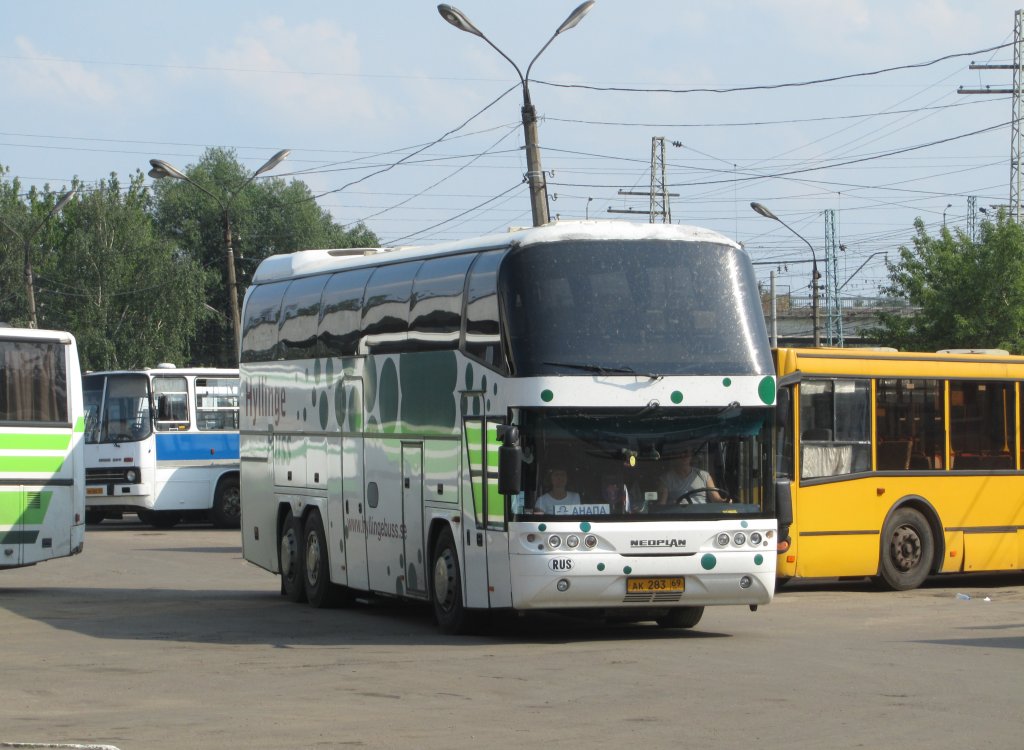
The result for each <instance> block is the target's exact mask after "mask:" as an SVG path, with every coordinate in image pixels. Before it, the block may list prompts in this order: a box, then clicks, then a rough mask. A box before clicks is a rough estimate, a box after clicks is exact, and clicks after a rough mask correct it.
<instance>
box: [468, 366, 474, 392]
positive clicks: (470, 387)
mask: <svg viewBox="0 0 1024 750" xmlns="http://www.w3.org/2000/svg"><path fill="white" fill-rule="evenodd" d="M466 390H467V391H471V390H473V365H471V364H467V365H466Z"/></svg>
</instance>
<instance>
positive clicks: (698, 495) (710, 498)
mask: <svg viewBox="0 0 1024 750" xmlns="http://www.w3.org/2000/svg"><path fill="white" fill-rule="evenodd" d="M671 467H672V468H671V469H670V470H669V471H667V472H666V473H665V474H663V475H662V476H661V481H660V483H659V485H658V505H665V504H667V503H673V504H674V503H675V502H676V501H678V500H679V497H680V496H681V495H684V494H686V493H687V492H690V491H691V490H706V491H705V492H693V494H691V495H690V496H689V497H687V498H686V501H687V502H689V503H691V504H698V503H707V502H714V503H722V502H725V498H723V497H722V496H721V495H720V494H719V493H718V492H716V491H715V490H714V488H715V482H714V480H713V479H712V478H711V475H710V474H708V473H707V472H706V471H704V470H703V469H699V468H697V467H696V466H694V465H693V451H692V450H691V449H690V448H683V450H682V451H681V452H680V453H679V455H678V456H676V458H674V459H672V463H671Z"/></svg>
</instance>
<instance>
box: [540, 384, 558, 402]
mask: <svg viewBox="0 0 1024 750" xmlns="http://www.w3.org/2000/svg"><path fill="white" fill-rule="evenodd" d="M554 397H555V394H554V393H552V392H551V391H550V390H548V389H547V388H545V389H544V390H543V391H541V392H540V400H541V401H543V402H544V403H548V402H549V401H551V399H553V398H554Z"/></svg>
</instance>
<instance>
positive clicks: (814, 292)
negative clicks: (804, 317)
mask: <svg viewBox="0 0 1024 750" xmlns="http://www.w3.org/2000/svg"><path fill="white" fill-rule="evenodd" d="M750 207H751V208H752V209H754V211H756V212H757V213H759V214H761V216H764V217H765V218H767V219H773V220H774V221H777V222H779V223H780V224H781V225H782V226H784V227H785V228H786V229H788V230H789V231H790V232H792V233H793V234H795V235H796V236H797V237H799V238H800V239H802V240H803V241H804V242H805V243H806V244H807V247H809V248H810V249H811V259H812V260H813V261H814V267H813V268H812V270H811V315H812V317H813V321H814V322H813V326H814V328H813V330H814V346H815V347H819V346H821V333H820V331H821V328H820V324H819V320H818V279H819V278H820V276H819V274H818V256H817V254H816V253H815V252H814V245H812V244H811V243H810V242H807V238H806V237H804V236H803V235H802V234H800V233H799V232H798V231H796V230H795V229H793V227H791V226H790V225H789V224H787V223H786V222H784V221H783V220H782V219H780V218H779V217H778V216H776V215H775V214H773V213H772V212H771V211H769V210H768V209H767V208H766V207H765V206H762V205H761V204H760V203H757V202H754V203H751V204H750Z"/></svg>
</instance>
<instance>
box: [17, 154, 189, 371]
mask: <svg viewBox="0 0 1024 750" xmlns="http://www.w3.org/2000/svg"><path fill="white" fill-rule="evenodd" d="M150 200H151V198H150V195H149V193H148V191H147V190H146V189H145V188H144V187H143V176H142V174H141V173H136V174H135V175H133V177H132V179H131V182H130V183H129V185H127V186H124V187H122V185H121V183H120V182H119V181H118V179H117V177H116V175H112V176H111V178H110V180H109V181H107V180H104V181H101V182H100V184H99V186H98V187H96V188H94V189H92V190H86V191H81V192H80V194H79V196H78V197H76V198H75V200H73V201H72V202H71V203H70V204H68V205H67V206H66V207H65V208H64V210H63V211H62V212H61V214H60V215H59V216H57V217H54V219H53V220H51V222H49V224H48V228H47V241H46V242H45V243H44V244H43V246H42V247H43V249H41V250H39V252H38V255H37V257H36V261H35V264H36V269H37V272H36V277H37V290H36V300H37V306H38V309H39V325H40V327H41V328H58V329H64V330H68V331H71V332H72V333H74V334H75V336H76V338H77V339H78V346H79V354H80V357H81V359H82V367H83V368H84V369H94V370H96V369H113V368H138V367H152V366H154V365H156V364H157V363H158V362H167V361H169V362H176V363H179V364H184V363H186V362H188V360H189V359H190V356H189V348H190V341H191V339H192V337H193V336H194V334H195V331H196V328H197V325H198V323H199V321H200V319H201V317H202V315H203V308H202V303H203V296H202V294H203V277H202V272H201V270H200V268H199V265H198V263H196V262H195V261H194V260H193V259H191V258H189V257H188V256H187V255H183V254H181V253H179V252H177V250H176V249H175V247H174V245H173V243H171V242H170V241H169V240H167V239H164V238H161V237H158V236H157V235H156V233H155V232H154V227H153V222H152V220H151V218H150Z"/></svg>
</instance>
